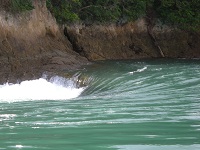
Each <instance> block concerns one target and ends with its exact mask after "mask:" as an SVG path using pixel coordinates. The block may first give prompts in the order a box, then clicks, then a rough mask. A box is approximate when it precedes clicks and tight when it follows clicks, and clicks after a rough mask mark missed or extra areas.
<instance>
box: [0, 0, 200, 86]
mask: <svg viewBox="0 0 200 150" xmlns="http://www.w3.org/2000/svg"><path fill="white" fill-rule="evenodd" d="M34 7H35V9H34V10H32V11H31V12H28V13H23V14H20V15H15V16H13V15H11V14H9V13H7V12H5V11H0V40H1V43H0V84H3V83H6V82H10V83H15V82H17V81H22V80H27V79H35V78H39V77H41V75H42V73H43V72H50V73H57V72H60V71H63V70H74V69H78V68H80V67H81V66H82V65H86V64H88V63H89V62H90V61H96V60H108V59H111V60H117V59H140V58H160V57H167V58H200V34H199V33H194V32H189V31H182V30H178V29H174V28H170V27H167V26H164V25H161V24H155V25H153V26H151V25H150V24H149V22H148V21H147V20H146V19H145V18H141V19H139V20H137V21H136V22H132V23H127V24H124V25H120V26H117V25H115V24H109V25H84V24H78V23H77V24H73V25H65V26H64V25H63V26H62V27H60V26H59V25H58V24H57V23H56V20H55V18H53V17H52V15H51V14H50V12H49V11H48V10H47V8H46V4H45V1H44V2H43V3H42V2H41V1H39V0H35V1H34ZM161 52H162V53H163V55H162V53H161Z"/></svg>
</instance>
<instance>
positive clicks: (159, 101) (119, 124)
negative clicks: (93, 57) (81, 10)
mask: <svg viewBox="0 0 200 150" xmlns="http://www.w3.org/2000/svg"><path fill="white" fill-rule="evenodd" d="M79 74H81V75H82V77H83V79H85V80H87V79H88V82H87V84H88V85H87V87H86V88H81V89H80V88H79V89H77V88H75V87H74V86H72V85H73V84H71V80H68V79H66V80H67V81H65V80H64V81H63V80H59V82H55V80H53V81H47V80H44V79H40V80H41V81H42V82H43V84H42V85H44V83H45V86H46V87H44V86H43V87H41V85H40V84H41V82H39V83H36V82H37V81H38V80H37V81H30V82H28V83H27V82H25V83H27V84H28V85H26V86H25V87H24V85H23V84H18V85H2V86H0V150H4V149H6V150H7V149H8V150H12V149H17V150H18V149H20V150H21V149H22V150H31V149H38V150H42V149H45V150H68V149H69V150H106V149H111V150H172V149H173V150H199V149H200V90H199V87H200V60H165V59H161V60H138V61H136V60H135V61H133V60H130V61H106V62H97V63H94V64H93V65H91V66H88V67H86V68H85V69H83V70H81V71H80V72H79ZM56 81H57V80H56ZM60 81H61V82H64V83H65V84H63V85H62V84H61V82H60ZM33 83H34V85H36V87H37V86H38V88H40V90H38V91H37V90H36V89H37V88H35V86H33ZM69 83H70V84H69ZM11 86H12V88H11ZM13 86H14V87H15V86H17V90H18V92H17V93H18V94H16V92H15V91H16V89H15V88H13ZM50 87H52V88H50ZM49 88H50V89H49ZM25 89H26V90H25ZM52 89H53V90H52ZM61 89H62V90H66V95H65V92H61V91H62V90H61ZM23 90H24V94H23V92H22V91H23ZM31 91H32V92H34V94H31ZM5 93H7V94H5ZM8 93H9V94H8ZM13 93H15V95H13ZM27 93H29V94H27ZM60 93H61V94H60ZM80 93H81V95H80V96H79V97H77V96H78V95H79V94H80ZM2 95H3V96H2ZM19 95H20V96H21V97H19ZM23 95H26V96H23ZM28 95H30V96H32V97H28ZM33 95H37V97H35V99H34V96H33ZM38 95H40V96H38ZM48 95H52V98H49V96H48ZM63 95H64V96H63ZM69 96H72V97H76V98H73V99H69V98H71V97H69ZM20 98H21V99H20Z"/></svg>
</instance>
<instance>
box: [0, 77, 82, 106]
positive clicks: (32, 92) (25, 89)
mask: <svg viewBox="0 0 200 150" xmlns="http://www.w3.org/2000/svg"><path fill="white" fill-rule="evenodd" d="M75 80H76V79H66V78H63V77H59V76H55V77H52V78H50V79H49V80H48V79H45V78H40V79H37V80H30V81H23V82H21V83H18V84H9V83H6V84H4V85H0V102H15V101H27V100H66V99H72V98H76V97H78V96H79V95H80V94H81V93H82V92H83V90H84V89H85V88H84V87H80V88H79V87H77V85H76V84H77V83H76V81H75Z"/></svg>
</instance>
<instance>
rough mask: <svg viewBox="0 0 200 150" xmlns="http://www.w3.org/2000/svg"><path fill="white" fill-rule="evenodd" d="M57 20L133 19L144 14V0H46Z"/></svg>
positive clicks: (99, 20) (96, 20)
mask: <svg viewBox="0 0 200 150" xmlns="http://www.w3.org/2000/svg"><path fill="white" fill-rule="evenodd" d="M47 7H48V8H49V10H50V11H51V12H52V13H53V14H54V16H55V17H56V19H57V20H58V21H59V22H69V21H77V20H82V21H85V22H110V21H112V22H113V21H117V20H119V19H122V18H126V19H127V20H135V19H137V18H138V17H140V16H142V15H144V14H145V0H47Z"/></svg>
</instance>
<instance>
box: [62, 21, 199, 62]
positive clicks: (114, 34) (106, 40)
mask: <svg viewBox="0 0 200 150" xmlns="http://www.w3.org/2000/svg"><path fill="white" fill-rule="evenodd" d="M65 35H66V36H67V37H68V39H69V40H70V41H71V43H72V45H73V48H74V51H76V52H78V53H80V54H81V55H82V56H85V57H86V58H88V59H89V60H105V59H138V58H158V57H170V58H179V57H180V58H195V57H198V58H199V57H200V34H198V33H194V32H189V31H183V30H179V29H176V28H172V27H168V26H165V25H161V24H158V23H157V24H154V25H153V26H152V27H149V23H148V20H147V19H145V18H141V19H139V20H137V21H136V22H131V23H127V24H125V25H123V26H116V25H115V24H110V25H91V26H85V25H77V24H76V25H71V26H66V28H65Z"/></svg>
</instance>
